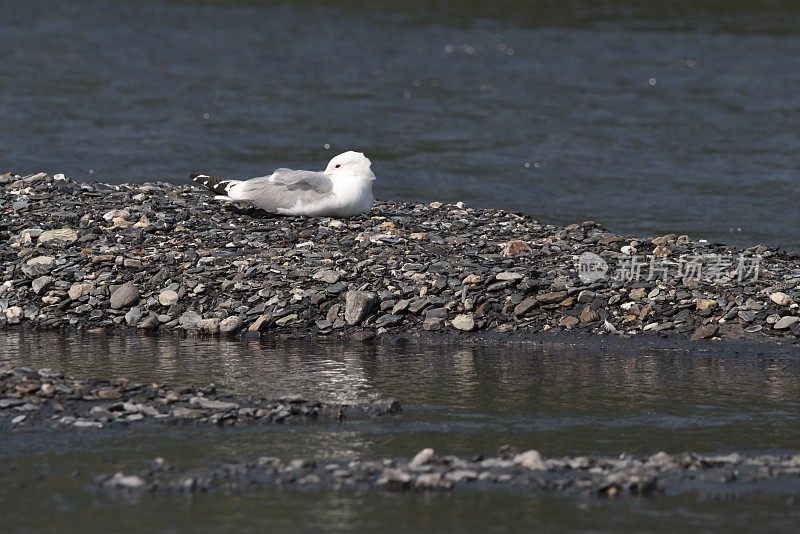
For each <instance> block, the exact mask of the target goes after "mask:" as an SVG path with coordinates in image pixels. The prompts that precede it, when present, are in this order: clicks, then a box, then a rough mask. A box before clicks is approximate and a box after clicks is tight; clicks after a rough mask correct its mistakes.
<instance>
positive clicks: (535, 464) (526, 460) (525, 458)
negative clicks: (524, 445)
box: [514, 449, 547, 471]
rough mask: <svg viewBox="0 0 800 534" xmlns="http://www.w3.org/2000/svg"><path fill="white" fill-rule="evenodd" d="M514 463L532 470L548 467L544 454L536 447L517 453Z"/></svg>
mask: <svg viewBox="0 0 800 534" xmlns="http://www.w3.org/2000/svg"><path fill="white" fill-rule="evenodd" d="M514 463H515V464H519V465H521V466H522V467H525V468H527V469H530V470H532V471H538V470H542V469H547V467H546V466H545V465H544V462H543V461H542V455H541V454H540V453H539V451H537V450H535V449H531V450H529V451H525V452H523V453H521V454H518V455H516V456H515V457H514Z"/></svg>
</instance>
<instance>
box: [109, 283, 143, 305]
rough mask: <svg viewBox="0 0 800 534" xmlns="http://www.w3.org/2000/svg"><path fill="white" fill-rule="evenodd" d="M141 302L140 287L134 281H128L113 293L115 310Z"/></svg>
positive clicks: (112, 301)
mask: <svg viewBox="0 0 800 534" xmlns="http://www.w3.org/2000/svg"><path fill="white" fill-rule="evenodd" d="M137 302H139V288H138V287H137V286H136V284H135V283H134V282H126V283H124V284H122V285H121V286H120V287H118V288H117V289H116V291H114V292H113V293H111V307H112V308H114V309H115V310H121V309H123V308H127V307H129V306H132V305H133V304H136V303H137Z"/></svg>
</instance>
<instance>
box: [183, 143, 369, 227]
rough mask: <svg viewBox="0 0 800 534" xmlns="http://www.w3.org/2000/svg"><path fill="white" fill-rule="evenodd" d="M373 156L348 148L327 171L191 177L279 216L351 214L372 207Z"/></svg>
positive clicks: (224, 195) (228, 197)
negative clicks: (246, 177)
mask: <svg viewBox="0 0 800 534" xmlns="http://www.w3.org/2000/svg"><path fill="white" fill-rule="evenodd" d="M371 165H372V162H370V160H369V158H367V157H366V156H365V155H364V154H362V153H361V152H353V151H352V150H351V151H348V152H344V153H343V154H339V155H338V156H336V157H334V158H333V159H332V160H331V161H330V163H328V166H327V167H326V168H325V170H324V171H321V172H320V171H295V170H292V169H283V168H281V169H278V170H276V171H275V172H273V173H272V174H270V175H269V176H259V177H258V178H251V179H250V180H226V179H223V178H215V177H213V176H207V175H205V174H192V175H191V176H190V178H191V179H192V180H194V181H195V182H197V183H199V184H202V185H204V186H206V187H207V188H209V189H210V190H211V191H213V192H214V193H216V194H217V195H218V196H217V197H215V198H217V199H219V200H228V201H234V202H241V203H247V204H251V205H253V206H255V207H257V208H261V209H262V210H265V211H268V212H270V213H277V214H279V215H306V216H308V217H351V216H353V215H358V214H360V213H366V212H368V211H370V210H371V209H372V202H373V200H374V199H373V197H372V181H373V180H374V179H375V175H374V174H373V173H372V169H371V168H370V166H371Z"/></svg>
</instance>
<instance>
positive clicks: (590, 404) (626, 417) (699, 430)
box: [0, 332, 800, 531]
mask: <svg viewBox="0 0 800 534" xmlns="http://www.w3.org/2000/svg"><path fill="white" fill-rule="evenodd" d="M2 341H3V344H2V348H0V364H12V365H26V366H30V367H34V368H37V367H43V366H46V367H51V368H55V369H59V370H63V371H65V372H67V373H70V374H73V375H75V376H86V377H89V376H91V377H100V378H116V377H123V376H124V377H127V378H130V379H131V380H132V381H140V382H159V383H167V384H174V385H197V386H202V385H207V384H208V383H210V382H213V383H215V384H216V385H217V387H218V389H220V390H223V391H227V392H231V393H234V394H237V395H258V396H267V397H270V398H272V397H277V396H280V395H284V394H297V393H302V394H303V395H304V396H306V398H315V399H319V400H323V401H338V402H348V401H352V402H357V401H368V400H373V399H376V398H385V397H389V396H394V397H396V398H398V399H400V400H401V402H402V404H403V406H404V410H405V411H404V414H403V415H401V416H398V417H393V418H388V419H379V420H370V421H363V422H351V423H345V424H337V423H332V424H331V423H311V424H304V425H290V426H282V425H275V426H270V427H249V428H221V429H209V428H201V427H197V428H195V427H180V426H177V427H176V426H169V425H165V426H162V425H157V426H152V425H140V426H132V427H129V428H119V429H115V428H110V429H107V430H102V431H97V430H90V431H85V430H84V431H76V430H59V431H54V430H50V429H38V430H23V431H17V432H14V433H5V434H3V435H0V463H2V465H3V466H4V468H3V469H2V470H0V503H3V504H2V508H3V518H4V524H5V525H6V526H7V527H10V528H12V530H15V529H27V528H30V529H36V530H38V529H40V528H42V527H45V526H47V525H58V526H60V528H62V529H63V528H64V525H68V526H72V527H73V529H74V530H75V531H86V530H99V529H103V530H108V529H112V530H116V529H119V528H126V529H134V528H135V527H136V526H137V525H140V524H141V526H142V527H148V528H153V529H159V530H173V529H174V528H177V527H178V526H179V525H182V526H184V527H187V526H192V527H194V528H197V529H199V530H206V531H215V530H218V529H219V528H222V527H224V528H225V529H227V530H236V529H238V528H244V529H258V528H261V529H263V528H267V527H273V528H281V529H288V530H300V529H303V528H313V527H315V526H316V527H322V526H325V527H330V528H333V529H334V530H348V529H354V528H356V529H357V528H376V527H378V526H380V525H394V526H397V527H403V525H406V526H407V528H408V530H416V529H422V530H431V531H433V530H436V529H440V528H445V527H450V528H454V527H458V528H463V529H469V530H477V531H485V530H487V529H488V530H492V529H495V530H497V529H502V528H509V529H511V528H514V527H516V528H522V527H523V526H528V527H530V526H537V525H538V526H540V527H548V528H577V529H581V530H592V529H594V530H595V531H597V530H601V531H602V530H607V531H636V530H641V529H643V528H645V527H646V526H647V527H648V529H649V530H663V531H675V530H682V529H685V528H687V527H689V526H693V527H703V528H708V529H725V528H728V527H730V528H733V527H737V528H739V527H741V526H743V525H753V526H754V527H755V526H759V528H761V529H764V528H767V529H771V530H774V531H779V530H784V529H787V530H788V527H789V526H791V525H792V523H793V522H794V524H796V522H797V521H798V520H800V514H798V512H797V508H796V505H795V504H793V502H792V501H787V500H786V498H785V497H781V496H780V495H772V496H770V495H769V494H751V493H748V492H745V493H744V495H743V496H739V497H738V498H737V497H736V496H735V495H734V496H733V497H730V498H725V499H721V500H720V499H710V498H704V497H703V495H702V494H701V495H671V496H666V497H658V498H654V499H642V500H633V501H626V502H616V503H614V502H612V503H605V504H604V503H603V501H593V500H572V499H568V498H564V497H559V496H555V495H542V494H536V495H531V494H527V493H520V492H517V491H514V490H497V491H496V492H488V493H480V492H470V491H460V492H458V493H457V494H455V495H431V496H425V495H401V496H390V495H381V494H377V493H375V494H369V493H368V494H353V493H347V492H340V493H336V492H334V493H316V492H308V491H300V490H289V491H277V490H272V489H267V490H258V491H255V492H247V491H245V492H243V493H241V494H234V495H196V496H193V497H186V496H163V495H159V496H154V495H144V496H140V497H137V498H135V499H124V498H118V497H113V496H110V495H108V494H105V493H102V492H99V493H98V492H96V491H93V490H92V489H91V481H92V480H94V477H96V476H98V475H102V474H111V473H114V472H116V471H118V470H122V471H126V472H136V471H138V470H141V469H142V468H144V467H145V465H146V464H147V463H148V462H150V461H152V460H153V459H154V458H156V457H163V458H165V459H166V460H167V461H168V462H169V463H170V464H174V465H178V466H180V467H184V468H193V467H202V466H209V465H213V464H214V463H216V462H220V461H225V460H232V459H237V460H243V461H245V460H253V459H255V458H258V457H259V456H278V457H281V458H284V459H287V460H288V459H292V458H316V459H318V460H320V461H325V460H326V459H330V460H337V461H342V460H349V459H354V458H380V457H395V456H402V457H411V456H413V455H414V454H415V453H416V452H417V451H419V450H420V449H422V448H424V447H433V448H434V449H435V450H436V451H437V452H438V453H439V454H458V455H465V456H472V455H475V454H479V453H485V454H494V453H495V452H496V451H497V449H498V447H499V446H501V445H504V444H510V445H512V446H515V447H517V448H519V449H521V450H522V449H528V448H538V449H540V450H541V451H542V453H543V454H544V455H546V456H560V455H583V454H603V455H614V456H615V455H618V454H621V453H623V452H625V453H633V454H651V453H654V452H657V451H659V450H664V451H667V452H670V453H679V452H685V451H694V452H700V453H712V454H714V453H727V452H731V451H738V452H740V453H745V452H746V453H766V452H784V451H791V450H795V449H796V447H797V443H798V442H800V378H799V377H800V357H798V354H797V353H796V351H794V352H783V353H782V352H781V351H778V350H770V351H768V352H765V351H764V350H761V351H759V350H753V349H745V350H739V349H732V348H724V349H708V348H706V349H703V350H701V351H696V352H694V353H693V354H689V353H687V352H686V351H685V350H678V349H674V348H673V349H654V348H643V349H642V350H636V351H630V350H622V349H619V348H612V347H605V348H603V347H595V348H591V347H583V348H580V347H564V348H545V347H543V346H540V345H536V344H530V343H498V342H490V343H484V342H474V343H470V344H467V345H464V344H457V343H443V344H431V343H417V342H411V343H387V344H377V345H374V344H358V343H356V344H353V343H339V342H334V341H331V342H321V343H317V344H314V345H309V344H308V343H306V342H301V341H281V342H278V341H250V342H238V341H237V342H225V341H220V340H215V339H202V338H195V337H187V338H178V337H174V336H163V337H138V336H119V335H113V336H102V335H73V336H70V337H67V338H64V337H63V336H62V335H61V334H59V333H42V334H33V333H19V332H8V333H6V334H4V335H3V337H2ZM76 473H77V474H79V475H76ZM740 489H741V488H740ZM744 489H746V488H744ZM42 509H47V510H48V513H47V515H42V514H41V513H39V512H38V511H41V510H42ZM309 509H313V513H309ZM649 527H653V528H649ZM401 530H402V528H401ZM62 531H63V530H62ZM762 531H763V530H762Z"/></svg>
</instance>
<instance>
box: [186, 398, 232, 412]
mask: <svg viewBox="0 0 800 534" xmlns="http://www.w3.org/2000/svg"><path fill="white" fill-rule="evenodd" d="M189 404H194V405H197V406H199V407H200V408H203V409H204V410H234V409H236V408H238V407H239V405H238V404H236V403H235V402H224V401H219V400H211V399H207V398H205V397H192V398H191V399H189Z"/></svg>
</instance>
